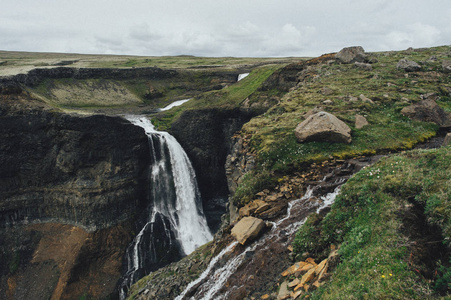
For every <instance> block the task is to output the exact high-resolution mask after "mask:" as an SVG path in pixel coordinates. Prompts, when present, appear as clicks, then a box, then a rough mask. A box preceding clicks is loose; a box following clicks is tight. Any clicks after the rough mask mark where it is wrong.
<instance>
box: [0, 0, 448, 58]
mask: <svg viewBox="0 0 451 300" xmlns="http://www.w3.org/2000/svg"><path fill="white" fill-rule="evenodd" d="M0 7H1V8H2V9H1V10H0V50H10V51H31V52H63V53H83V54H126V55H144V56H165V55H195V56H209V57H223V56H234V57H288V56H297V57H299V56H319V55H321V54H324V53H331V52H337V51H339V50H341V49H342V48H344V47H348V46H362V47H363V48H364V49H365V50H366V51H389V50H403V49H407V48H409V47H414V48H419V47H432V46H441V45H451V1H450V0H427V1H426V0H371V1H368V0H327V1H326V0H223V1H214V0H127V1H125V0H121V1H118V0H72V1H64V0H0Z"/></svg>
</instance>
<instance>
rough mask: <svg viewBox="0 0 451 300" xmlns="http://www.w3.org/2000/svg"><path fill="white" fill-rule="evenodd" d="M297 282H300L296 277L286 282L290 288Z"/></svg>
mask: <svg viewBox="0 0 451 300" xmlns="http://www.w3.org/2000/svg"><path fill="white" fill-rule="evenodd" d="M299 283H301V281H300V280H299V279H298V278H295V279H294V280H293V281H291V282H290V283H288V287H290V288H292V287H294V286H297V285H298V284H299Z"/></svg>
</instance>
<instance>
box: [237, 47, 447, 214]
mask: <svg viewBox="0 0 451 300" xmlns="http://www.w3.org/2000/svg"><path fill="white" fill-rule="evenodd" d="M449 53H451V47H449V46H444V47H437V48H431V49H426V50H421V51H402V52H393V53H374V54H372V55H373V56H374V57H375V58H376V59H377V60H378V62H377V63H374V64H373V71H363V70H360V69H358V68H356V67H355V66H354V65H352V64H350V65H342V64H337V63H333V64H323V65H319V66H316V67H315V68H310V69H309V72H308V73H307V75H305V76H304V80H303V81H302V82H300V83H299V84H298V85H297V86H296V87H295V88H294V89H292V90H291V91H290V92H288V93H287V94H285V95H284V96H283V97H282V98H281V100H280V101H279V103H278V104H277V105H275V106H273V107H272V108H271V109H270V110H269V111H267V112H266V113H265V114H264V115H261V116H259V117H256V118H253V119H252V120H251V121H250V122H248V123H247V124H245V125H244V127H243V129H242V131H241V135H242V137H243V138H244V139H246V140H247V141H248V142H249V145H250V148H249V151H250V152H253V153H255V154H257V168H256V169H255V170H254V171H253V172H252V174H250V175H249V176H247V177H246V178H244V180H243V183H242V185H241V186H239V187H238V190H237V193H236V194H235V195H234V197H233V198H234V202H235V203H236V204H238V205H244V204H246V203H247V202H248V201H250V200H252V199H253V197H254V195H255V193H257V192H259V191H260V190H259V188H260V187H262V186H264V187H271V186H272V181H265V179H266V178H271V176H278V174H284V173H290V172H294V171H297V170H299V169H303V168H304V167H305V166H307V165H310V164H311V163H312V162H320V161H324V160H328V159H330V158H332V157H333V158H337V159H344V158H352V157H355V156H360V155H372V154H376V153H390V152H395V151H400V150H407V149H411V148H412V147H413V146H414V145H415V144H417V143H419V142H423V141H425V140H427V139H429V138H431V137H433V136H434V135H435V133H436V131H437V130H438V126H436V125H435V124H431V123H424V122H417V121H412V120H410V119H409V118H406V117H404V116H403V115H402V114H401V113H400V112H401V110H402V108H403V107H405V106H407V105H410V104H412V103H416V102H418V101H420V100H421V95H422V94H426V93H431V92H433V93H437V94H438V95H439V96H440V98H439V100H438V101H437V103H438V104H439V105H440V106H441V107H443V108H444V109H445V110H447V111H451V98H450V93H449V91H448V89H451V84H450V82H451V77H450V75H449V74H446V73H443V72H441V62H440V60H447V59H449V57H450V54H449ZM434 56H435V57H437V58H438V61H435V60H431V59H430V58H431V57H434ZM404 57H407V58H408V59H411V60H415V61H418V62H420V63H422V65H423V72H417V73H410V74H407V75H406V73H405V72H403V71H401V70H398V69H397V68H396V64H397V62H398V60H399V59H401V58H404ZM324 89H328V90H329V91H328V92H327V93H325V92H323V90H324ZM360 95H364V96H366V97H368V98H370V99H371V100H372V101H373V102H374V103H373V104H371V103H367V102H364V101H362V100H360ZM325 100H332V102H333V104H324V103H323V102H324V101H325ZM313 108H317V109H320V110H324V111H327V112H330V113H332V114H334V115H336V116H337V117H338V118H339V119H341V120H343V121H344V122H345V123H346V124H347V125H348V126H349V127H350V128H351V130H352V133H351V134H352V143H351V144H331V143H327V142H309V143H298V142H296V138H295V136H294V129H295V127H296V126H297V124H299V123H300V122H302V121H303V120H304V114H305V113H306V112H308V111H309V110H312V109H313ZM356 114H360V115H362V116H365V117H366V119H367V120H368V122H369V124H370V125H369V126H366V127H363V128H362V129H357V128H355V124H354V122H355V116H356Z"/></svg>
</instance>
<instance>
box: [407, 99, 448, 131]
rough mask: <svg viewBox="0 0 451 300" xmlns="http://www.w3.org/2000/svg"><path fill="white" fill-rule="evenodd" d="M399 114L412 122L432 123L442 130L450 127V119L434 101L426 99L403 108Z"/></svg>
mask: <svg viewBox="0 0 451 300" xmlns="http://www.w3.org/2000/svg"><path fill="white" fill-rule="evenodd" d="M401 113H402V114H403V115H405V116H407V117H409V118H411V119H413V120H417V121H423V122H433V123H436V124H438V125H440V127H442V128H448V127H451V117H450V115H449V114H448V113H447V112H445V111H444V110H443V109H442V108H441V107H440V106H438V105H437V103H436V102H435V101H434V100H430V99H426V100H422V101H420V102H418V103H416V104H412V105H409V106H406V107H404V108H403V109H402V110H401Z"/></svg>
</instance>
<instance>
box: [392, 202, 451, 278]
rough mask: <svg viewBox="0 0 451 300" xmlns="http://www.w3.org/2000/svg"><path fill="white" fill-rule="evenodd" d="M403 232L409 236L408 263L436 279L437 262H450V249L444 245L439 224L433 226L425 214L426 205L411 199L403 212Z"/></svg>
mask: <svg viewBox="0 0 451 300" xmlns="http://www.w3.org/2000/svg"><path fill="white" fill-rule="evenodd" d="M401 217H402V220H403V226H402V228H401V232H402V233H403V234H404V235H405V236H406V237H407V240H408V247H409V250H410V251H409V257H408V264H409V266H410V267H411V268H412V270H413V271H415V272H416V273H418V274H419V275H421V276H422V277H423V278H425V279H426V280H428V281H432V280H435V279H436V275H437V262H438V261H442V262H448V261H449V254H450V253H449V251H448V249H447V248H446V247H445V246H444V245H443V243H442V241H443V236H442V234H441V230H440V228H439V227H437V226H431V225H430V224H429V223H428V222H427V219H426V216H425V215H424V207H423V206H422V205H421V204H419V203H417V202H416V201H415V200H413V199H411V200H410V204H409V205H408V206H407V207H406V208H405V210H404V211H402V213H401Z"/></svg>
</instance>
